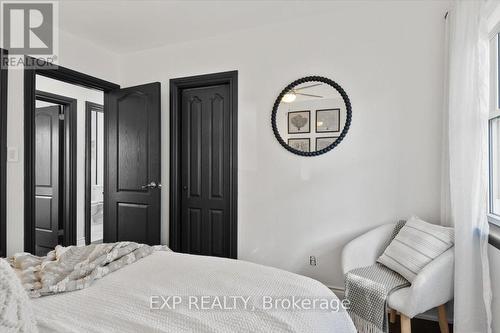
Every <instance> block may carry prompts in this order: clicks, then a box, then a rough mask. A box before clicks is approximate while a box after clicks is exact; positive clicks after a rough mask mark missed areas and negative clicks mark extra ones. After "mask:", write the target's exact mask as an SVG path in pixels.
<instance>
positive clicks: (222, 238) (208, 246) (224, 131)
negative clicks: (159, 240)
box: [180, 84, 231, 257]
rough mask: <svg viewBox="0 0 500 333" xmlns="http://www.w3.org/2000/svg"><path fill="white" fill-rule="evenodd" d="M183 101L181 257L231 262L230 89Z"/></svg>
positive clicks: (185, 94) (212, 89)
mask: <svg viewBox="0 0 500 333" xmlns="http://www.w3.org/2000/svg"><path fill="white" fill-rule="evenodd" d="M181 99H182V101H181V108H182V110H181V114H182V116H181V117H182V118H181V124H182V125H181V126H182V127H181V132H182V133H181V154H180V156H181V168H180V169H181V175H182V177H181V178H182V180H181V187H182V188H181V191H182V195H181V227H180V229H181V230H180V232H181V251H182V252H185V253H192V254H201V255H211V256H220V257H230V253H229V242H230V237H231V235H230V227H229V218H230V216H229V207H230V200H229V199H230V186H229V185H230V183H229V176H230V150H229V130H230V119H229V116H230V111H231V109H230V101H229V85H227V84H224V85H218V86H208V87H202V88H192V89H184V90H182V93H181Z"/></svg>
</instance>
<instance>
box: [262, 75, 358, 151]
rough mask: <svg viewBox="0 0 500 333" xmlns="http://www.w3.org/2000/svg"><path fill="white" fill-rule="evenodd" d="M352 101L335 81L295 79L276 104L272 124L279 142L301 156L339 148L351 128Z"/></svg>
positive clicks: (315, 78) (308, 77)
mask: <svg viewBox="0 0 500 333" xmlns="http://www.w3.org/2000/svg"><path fill="white" fill-rule="evenodd" d="M351 120H352V109H351V102H350V100H349V97H348V96H347V94H346V92H345V91H344V89H342V87H341V86H340V85H339V84H337V83H336V82H335V81H333V80H330V79H328V78H325V77H322V76H307V77H303V78H301V79H298V80H295V81H294V82H292V83H290V84H289V85H288V86H287V87H286V88H285V89H283V90H282V91H281V93H280V94H279V96H278V98H277V99H276V101H275V102H274V106H273V111H272V115H271V123H272V127H273V132H274V135H275V136H276V139H277V140H278V142H279V143H280V144H281V145H282V146H283V147H284V148H286V149H287V150H288V151H290V152H292V153H294V154H297V155H301V156H318V155H321V154H324V153H326V152H329V151H330V150H332V149H333V148H335V147H337V146H338V145H339V144H340V142H342V140H343V139H344V138H345V136H346V135H347V132H348V131H349V127H350V126H351Z"/></svg>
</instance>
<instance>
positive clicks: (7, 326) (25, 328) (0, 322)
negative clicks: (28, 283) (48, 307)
mask: <svg viewBox="0 0 500 333" xmlns="http://www.w3.org/2000/svg"><path fill="white" fill-rule="evenodd" d="M0 332H6V333H7V332H12V333H14V332H23V333H24V332H25V333H31V332H38V329H37V326H36V321H35V315H34V313H33V309H32V307H31V301H30V300H29V298H28V295H27V294H26V291H24V288H23V286H22V285H21V281H20V280H19V279H18V277H17V276H16V273H14V270H13V269H12V268H11V267H10V265H9V263H8V262H7V261H5V260H4V259H1V258H0Z"/></svg>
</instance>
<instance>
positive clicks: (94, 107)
mask: <svg viewBox="0 0 500 333" xmlns="http://www.w3.org/2000/svg"><path fill="white" fill-rule="evenodd" d="M104 137H105V135H104V107H103V105H101V104H97V103H93V102H88V101H87V102H86V103H85V243H86V244H91V243H102V240H103V236H104V233H103V226H104Z"/></svg>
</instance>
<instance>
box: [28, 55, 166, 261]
mask: <svg viewBox="0 0 500 333" xmlns="http://www.w3.org/2000/svg"><path fill="white" fill-rule="evenodd" d="M26 62H33V59H31V60H26ZM38 62H40V61H38ZM39 81H40V82H42V81H44V82H48V81H56V82H58V87H59V88H58V89H56V90H52V89H49V90H51V91H52V92H51V93H50V94H47V95H50V96H52V97H54V95H57V96H58V97H61V98H62V97H63V96H65V97H67V98H73V99H76V100H77V102H76V104H77V110H76V112H73V113H71V112H69V113H71V114H73V115H76V117H74V118H73V119H74V120H75V121H76V123H75V125H74V126H75V128H76V130H75V131H74V132H72V133H76V136H75V137H76V138H77V139H76V140H73V141H71V144H69V145H68V146H65V148H64V152H63V156H64V158H65V163H64V169H65V170H66V168H68V171H65V173H64V176H63V178H64V183H65V184H66V186H64V189H63V190H59V191H62V192H63V193H64V198H63V207H67V210H64V209H66V208H63V210H64V213H60V216H62V219H63V222H62V224H61V225H62V226H64V227H63V228H64V230H63V231H60V230H59V225H60V223H59V220H58V221H57V223H56V222H55V221H52V220H51V221H50V225H47V224H45V225H44V227H45V228H46V229H49V228H47V227H48V226H50V230H55V229H56V228H55V225H56V224H57V226H58V227H57V234H58V239H57V242H58V244H60V242H62V244H63V245H84V244H86V243H91V242H106V243H109V242H116V241H133V242H139V243H147V244H150V245H157V244H160V232H161V224H160V222H161V221H160V216H161V172H160V171H161V154H160V152H161V107H160V105H161V103H160V91H161V86H160V84H159V83H158V82H155V83H149V84H144V85H139V86H134V87H128V88H120V86H119V85H116V84H114V83H111V82H108V81H104V80H102V79H99V78H96V77H92V76H89V75H86V74H83V73H80V72H77V71H74V70H71V69H68V68H65V67H62V66H57V67H56V66H52V65H49V64H44V66H40V68H38V67H37V68H26V67H25V69H24V91H25V94H24V99H25V101H24V102H25V108H24V124H25V126H24V129H25V132H24V134H25V135H24V145H25V147H24V150H25V152H26V154H25V156H24V167H25V173H24V206H25V210H24V220H25V221H24V222H25V224H24V249H25V251H26V252H30V253H36V252H37V253H39V254H41V251H36V248H37V245H36V240H37V237H36V233H37V226H36V224H37V207H36V201H37V198H36V193H37V192H36V187H37V183H36V179H37V177H36V160H37V158H36V144H37V143H36V132H35V128H36V117H35V115H36V112H37V111H36V109H37V105H36V102H37V100H38V99H39V95H38V93H39V92H37V90H41V89H42V88H41V87H39ZM68 86H69V87H72V89H75V88H79V89H87V90H89V91H92V92H94V93H99V94H100V99H99V100H93V99H80V98H78V97H76V98H75V97H74V96H73V95H72V94H71V93H70V92H68V91H69V90H65V89H66V88H64V89H63V88H61V87H68ZM44 89H45V90H47V89H46V88H44ZM54 91H56V92H55V93H54ZM44 101H45V102H51V103H53V104H55V105H43V107H49V106H57V105H59V107H60V108H61V105H63V104H64V101H63V102H58V101H54V100H44ZM66 102H68V101H67V100H66ZM86 102H91V103H89V104H87V103H86ZM89 105H90V106H91V110H93V111H96V110H98V109H99V106H102V107H101V110H102V112H101V114H102V116H101V115H98V114H96V117H95V125H96V126H95V133H96V137H95V145H96V147H95V154H96V155H95V159H94V161H93V160H92V147H91V146H88V147H87V146H86V144H85V142H86V134H87V133H90V134H89V138H90V141H92V140H91V138H92V130H91V129H90V130H89V129H87V128H86V127H85V125H86V121H85V120H86V119H85V118H86V114H87V112H86V106H89ZM39 106H40V107H42V105H39ZM54 110H55V109H54ZM54 112H55V111H54ZM91 119H92V115H90V121H89V123H88V124H89V126H90V127H91V122H92V121H91ZM99 119H100V120H99ZM64 120H65V122H64V124H65V125H64V128H65V131H64V136H66V134H67V133H70V132H71V131H69V132H67V131H66V126H67V125H66V123H67V124H73V122H72V121H69V122H66V113H65V112H64ZM100 126H101V129H102V131H101V134H99V127H100ZM102 126H103V128H102ZM60 135H61V134H60ZM99 137H100V140H99ZM77 141H78V144H77V143H76V142H77ZM99 145H101V149H99V148H98V146H99ZM67 156H73V157H74V162H72V161H73V159H72V158H71V157H69V158H68V157H67ZM99 156H101V158H99ZM86 157H88V158H87V159H86ZM38 159H40V158H38ZM94 162H95V177H94V187H93V188H92V178H93V175H92V164H93V163H94ZM86 166H88V168H86ZM99 170H101V171H99ZM87 175H89V176H88V177H87ZM99 180H100V181H99ZM88 184H90V185H88ZM88 189H90V190H88ZM92 190H93V191H94V192H95V194H96V196H95V198H94V199H95V200H93V199H92ZM93 203H94V207H91V206H92V204H93ZM92 208H93V210H92ZM50 209H52V210H55V209H56V208H52V206H51V207H50ZM57 210H59V207H57ZM66 211H69V212H70V213H69V214H66V213H65V212H66ZM99 211H102V213H100V212H99ZM85 212H87V214H86V213H85ZM93 213H94V214H93ZM92 215H95V217H94V218H95V220H96V223H95V224H96V225H98V224H101V228H99V227H96V228H95V231H96V232H95V237H92V228H91V227H90V228H88V227H86V225H85V221H86V220H88V221H90V225H91V224H92V220H91V218H90V217H91V216H92ZM86 216H87V217H88V218H87V217H86ZM100 221H102V222H101V223H99V222H100ZM38 229H41V228H38ZM99 229H100V230H102V232H101V231H99ZM97 233H99V235H97ZM59 234H62V237H59ZM101 234H102V236H101ZM93 238H94V239H93Z"/></svg>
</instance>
